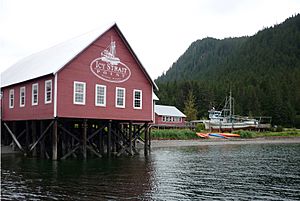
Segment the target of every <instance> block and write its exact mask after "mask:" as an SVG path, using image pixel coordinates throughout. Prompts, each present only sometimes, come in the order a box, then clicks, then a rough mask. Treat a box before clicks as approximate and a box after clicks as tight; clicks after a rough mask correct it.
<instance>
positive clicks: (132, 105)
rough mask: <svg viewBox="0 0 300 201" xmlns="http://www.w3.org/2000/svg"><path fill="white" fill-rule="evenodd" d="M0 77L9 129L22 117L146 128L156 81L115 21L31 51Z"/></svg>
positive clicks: (22, 120) (149, 121) (32, 119)
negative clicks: (37, 51) (122, 123)
mask: <svg viewBox="0 0 300 201" xmlns="http://www.w3.org/2000/svg"><path fill="white" fill-rule="evenodd" d="M1 76H2V80H1V92H2V94H3V96H2V121H3V122H4V123H5V124H6V126H7V127H8V129H7V130H10V131H11V129H9V128H10V127H9V126H8V124H9V123H10V124H22V122H23V124H22V125H25V124H24V121H27V123H28V122H30V123H32V122H35V123H36V122H37V121H43V120H47V121H48V122H52V120H54V121H56V120H57V119H59V120H60V122H61V124H62V125H63V126H64V121H65V120H68V122H73V121H74V122H75V121H76V122H78V121H79V122H80V121H81V122H86V124H85V123H84V124H85V126H86V127H87V128H88V129H89V128H90V127H91V125H92V124H93V126H95V124H98V126H99V127H101V126H100V125H102V124H103V125H105V126H102V127H103V129H104V130H107V128H108V127H111V126H112V125H110V126H109V125H108V124H113V125H115V126H116V129H117V128H118V129H119V127H124V126H123V125H120V122H126V126H128V127H129V124H130V126H132V124H136V125H143V126H144V127H145V130H146V127H147V125H148V124H149V123H151V122H153V116H154V115H153V111H154V105H153V100H152V94H153V89H155V88H157V86H156V85H155V83H154V82H153V81H152V79H151V78H150V76H149V74H148V73H147V72H146V69H145V68H144V67H143V66H142V64H141V62H140V61H139V59H138V58H137V56H136V55H135V53H134V52H133V50H132V48H131V47H130V45H129V43H128V42H127V40H126V38H125V37H124V35H123V34H122V33H121V31H120V29H119V27H118V26H117V25H116V24H113V25H110V26H109V27H108V28H107V27H106V28H100V29H99V30H95V31H93V32H89V33H87V34H84V35H81V36H79V37H77V38H74V39H71V40H70V41H66V42H64V43H62V44H59V45H57V46H54V47H52V48H49V49H47V50H44V51H41V52H39V53H36V54H34V55H31V56H29V57H27V58H25V59H23V60H21V61H20V62H18V63H17V64H15V65H14V66H12V67H11V68H9V69H8V70H7V71H5V72H4V73H3V74H2V75H1ZM89 122H90V124H89ZM95 122H97V123H95ZM54 125H55V124H54ZM6 126H5V127H6ZM71 127H73V126H71ZM25 129H26V126H25ZM27 129H28V128H27ZM34 129H36V128H34ZM38 129H40V128H38ZM64 129H66V128H64ZM64 129H62V130H64ZM32 130H33V129H30V131H27V133H29V134H27V135H30V132H31V133H32ZM104 130H103V132H104ZM8 132H9V131H8ZM65 132H66V133H68V132H67V131H65ZM70 132H71V131H70ZM88 132H89V131H87V133H88ZM90 132H92V131H90ZM113 132H115V133H117V131H116V130H114V131H113ZM122 132H123V131H122ZM126 132H127V131H126ZM130 132H131V131H130ZM9 133H10V132H9ZM35 133H36V132H35ZM71 133H72V132H71ZM13 134H15V133H13ZM99 135H100V131H99ZM105 135H106V138H108V137H107V135H108V134H107V133H106V134H105ZM116 135H117V134H116ZM103 136H104V134H103ZM119 137H120V138H121V136H120V135H119ZM32 138H33V137H31V138H30V137H27V141H28V139H31V141H32V142H33V143H34V140H32ZM131 138H132V136H131ZM131 140H132V139H131ZM85 143H86V142H85ZM87 143H89V142H87ZM109 144H111V142H109ZM25 146H27V145H25ZM106 146H110V145H106ZM128 146H132V145H131V144H130V145H128ZM131 148H132V147H131ZM94 151H96V152H97V150H94Z"/></svg>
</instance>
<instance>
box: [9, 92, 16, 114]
mask: <svg viewBox="0 0 300 201" xmlns="http://www.w3.org/2000/svg"><path fill="white" fill-rule="evenodd" d="M11 95H12V98H11ZM11 99H12V100H13V101H11ZM8 101H9V103H8V107H9V108H11V109H12V108H14V105H15V90H14V89H10V90H9V98H8ZM11 103H12V104H11Z"/></svg>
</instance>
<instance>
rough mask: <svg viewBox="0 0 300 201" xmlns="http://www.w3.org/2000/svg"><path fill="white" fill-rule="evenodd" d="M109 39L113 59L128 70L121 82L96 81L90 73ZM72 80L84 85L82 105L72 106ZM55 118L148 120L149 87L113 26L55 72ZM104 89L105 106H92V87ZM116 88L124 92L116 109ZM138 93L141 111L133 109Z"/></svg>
mask: <svg viewBox="0 0 300 201" xmlns="http://www.w3.org/2000/svg"><path fill="white" fill-rule="evenodd" d="M111 40H114V41H115V42H116V46H117V47H116V51H117V57H118V58H120V60H121V62H122V63H124V64H125V65H126V66H127V67H129V68H130V71H131V77H130V78H129V79H128V80H127V81H125V82H122V83H112V82H108V81H105V80H102V79H100V78H99V77H97V76H96V75H94V74H93V73H92V72H91V70H90V63H91V62H92V61H93V60H94V59H96V58H98V57H100V53H101V51H103V50H104V49H106V48H107V46H108V45H109V44H110V42H111ZM74 81H78V82H85V83H86V100H85V105H75V104H73V86H74ZM57 84H58V91H57V116H58V117H70V118H95V119H112V120H133V121H151V120H152V104H153V102H152V87H153V86H152V84H151V82H150V81H149V80H148V78H147V77H146V75H145V73H144V72H143V70H142V68H141V66H139V63H138V62H137V61H136V59H135V58H134V57H133V55H132V54H131V52H130V51H129V49H128V47H127V46H126V44H125V42H124V41H123V39H122V38H121V37H120V35H119V33H118V31H117V30H116V28H115V27H112V28H111V29H110V30H108V31H107V32H106V33H104V34H103V35H102V36H101V37H99V38H98V39H97V40H96V41H95V42H93V43H92V44H91V45H90V46H89V47H88V48H86V49H85V50H84V51H83V52H82V53H81V54H79V55H78V56H77V57H76V58H74V59H73V60H72V61H71V62H70V63H69V64H68V65H66V66H65V67H64V68H63V69H62V70H61V71H60V72H59V73H58V78H57ZM96 84H99V85H105V86H106V106H105V107H101V106H96V105H95V85H96ZM116 87H121V88H125V89H126V96H125V108H116V106H115V97H116ZM135 89H137V90H142V109H134V108H133V93H134V90H135Z"/></svg>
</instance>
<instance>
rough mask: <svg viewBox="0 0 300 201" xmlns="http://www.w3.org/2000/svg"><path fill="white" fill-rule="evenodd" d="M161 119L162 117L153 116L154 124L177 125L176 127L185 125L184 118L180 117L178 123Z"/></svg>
mask: <svg viewBox="0 0 300 201" xmlns="http://www.w3.org/2000/svg"><path fill="white" fill-rule="evenodd" d="M162 118H163V117H162V116H160V115H157V114H155V124H164V125H178V126H184V125H185V117H181V121H180V122H175V121H174V122H171V121H163V120H162Z"/></svg>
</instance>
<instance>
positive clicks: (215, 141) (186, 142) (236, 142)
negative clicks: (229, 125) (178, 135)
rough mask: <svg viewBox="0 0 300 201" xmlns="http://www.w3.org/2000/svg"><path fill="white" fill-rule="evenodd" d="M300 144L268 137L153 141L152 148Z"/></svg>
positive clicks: (293, 140) (290, 140)
mask: <svg viewBox="0 0 300 201" xmlns="http://www.w3.org/2000/svg"><path fill="white" fill-rule="evenodd" d="M281 143H299V144H300V137H267V138H253V139H226V140H224V139H213V140H211V139H199V140H152V141H151V147H152V148H159V147H178V146H208V145H210V146H211V145H242V144H281Z"/></svg>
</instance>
